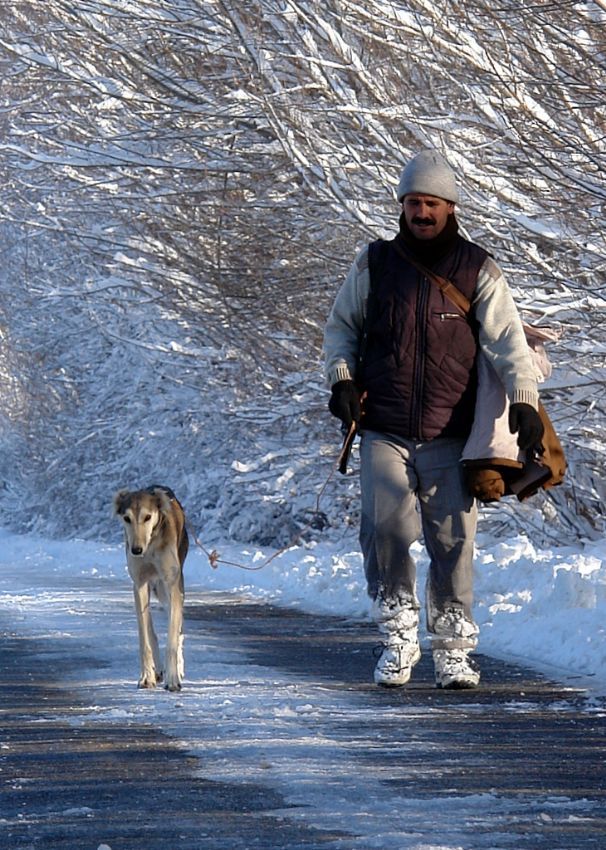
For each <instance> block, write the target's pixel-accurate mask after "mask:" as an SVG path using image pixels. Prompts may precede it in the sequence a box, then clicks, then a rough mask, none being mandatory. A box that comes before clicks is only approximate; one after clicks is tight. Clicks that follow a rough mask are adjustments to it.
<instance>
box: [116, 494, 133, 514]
mask: <svg viewBox="0 0 606 850" xmlns="http://www.w3.org/2000/svg"><path fill="white" fill-rule="evenodd" d="M129 492H130V491H129V490H118V492H117V493H114V499H113V506H114V514H116V515H118V516H121V515H122V514H123V513H124V511H125V510H126V500H127V498H128V495H129Z"/></svg>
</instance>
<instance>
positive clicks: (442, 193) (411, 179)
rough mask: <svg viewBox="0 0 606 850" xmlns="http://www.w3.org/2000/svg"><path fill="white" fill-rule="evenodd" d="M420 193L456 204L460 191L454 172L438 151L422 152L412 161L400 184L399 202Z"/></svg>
mask: <svg viewBox="0 0 606 850" xmlns="http://www.w3.org/2000/svg"><path fill="white" fill-rule="evenodd" d="M412 192H418V193H419V194H420V195H433V196H434V197H435V198H443V199H444V200H445V201H452V202H453V204H456V203H457V202H458V200H459V191H458V189H457V184H456V180H455V176H454V172H453V170H452V169H451V168H450V166H449V165H448V163H447V162H446V160H445V159H444V158H443V157H442V156H440V154H439V153H438V152H437V151H421V153H419V154H417V155H416V156H415V157H413V159H411V160H410V162H409V163H408V165H407V166H406V168H405V169H404V171H403V172H402V176H401V177H400V182H399V184H398V201H400V202H401V201H403V200H404V196H405V195H410V194H411V193H412Z"/></svg>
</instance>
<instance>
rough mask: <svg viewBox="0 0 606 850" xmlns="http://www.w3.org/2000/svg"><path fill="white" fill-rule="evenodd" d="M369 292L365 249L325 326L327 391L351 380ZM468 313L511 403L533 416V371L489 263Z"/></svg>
mask: <svg viewBox="0 0 606 850" xmlns="http://www.w3.org/2000/svg"><path fill="white" fill-rule="evenodd" d="M369 289H370V275H369V271H368V246H366V247H365V248H363V249H362V251H360V253H359V254H358V256H357V257H356V259H355V261H354V263H353V265H352V267H351V269H350V270H349V274H348V275H347V278H346V279H345V282H344V283H343V285H342V286H341V288H340V289H339V292H338V293H337V297H336V299H335V302H334V304H333V307H332V310H331V312H330V315H329V317H328V321H327V323H326V328H325V331H324V355H325V369H326V377H327V380H328V383H329V385H330V386H332V385H333V384H335V383H336V382H337V381H343V380H353V377H354V375H355V370H356V363H357V358H358V350H359V347H360V338H361V334H362V328H363V325H364V318H365V316H366V305H367V301H368V292H369ZM472 310H473V314H474V317H475V319H476V320H477V322H478V324H479V344H480V348H481V350H482V351H483V352H484V354H485V355H486V357H487V359H488V360H489V362H490V363H491V364H492V366H493V367H494V369H495V371H496V373H497V375H498V376H499V378H500V379H501V382H502V383H503V386H504V388H505V392H506V393H507V397H508V399H509V401H510V403H511V404H514V403H515V402H525V403H526V404H530V405H532V406H533V407H534V408H535V410H536V409H537V408H538V401H539V394H538V390H537V379H536V370H535V367H534V365H533V362H532V359H531V356H530V354H529V351H528V345H527V343H526V337H525V335H524V330H523V328H522V322H521V320H520V316H519V314H518V310H517V307H516V305H515V302H514V300H513V298H512V295H511V292H510V290H509V287H508V286H507V283H506V281H505V278H504V277H503V273H502V271H501V269H500V268H499V267H498V266H497V264H496V263H495V262H494V261H493V260H492V259H491V258H490V257H488V259H487V260H486V262H485V263H484V265H483V266H482V268H481V269H480V274H479V276H478V283H477V286H476V291H475V295H474V298H473V301H472Z"/></svg>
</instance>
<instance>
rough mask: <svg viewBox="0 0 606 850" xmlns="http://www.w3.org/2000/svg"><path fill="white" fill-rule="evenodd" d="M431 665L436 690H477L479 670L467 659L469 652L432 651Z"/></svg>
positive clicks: (464, 650) (455, 650)
mask: <svg viewBox="0 0 606 850" xmlns="http://www.w3.org/2000/svg"><path fill="white" fill-rule="evenodd" d="M433 663H434V669H435V674H436V685H437V687H438V688H451V689H453V690H455V689H457V690H463V689H465V688H477V687H478V685H479V683H480V670H479V667H478V666H477V664H476V663H475V661H472V659H471V658H469V650H466V649H434V651H433Z"/></svg>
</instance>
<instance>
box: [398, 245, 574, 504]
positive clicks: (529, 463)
mask: <svg viewBox="0 0 606 850" xmlns="http://www.w3.org/2000/svg"><path fill="white" fill-rule="evenodd" d="M393 244H394V247H395V249H396V250H397V251H398V253H399V254H401V256H402V257H404V259H406V261H407V262H409V263H411V265H413V266H415V268H417V269H418V270H419V271H420V272H421V273H422V274H423V275H425V277H426V278H427V279H428V280H429V281H431V283H433V284H434V285H435V286H437V287H438V289H439V290H440V291H441V292H442V293H443V294H444V295H445V296H446V297H447V298H448V299H449V300H450V301H451V302H452V303H453V304H454V305H455V306H456V307H457V308H458V309H459V310H460V311H461V312H462V313H463V315H464V316H466V317H467V316H469V314H470V313H471V303H470V301H469V299H468V298H467V297H466V296H465V295H464V294H463V293H462V292H461V291H460V290H459V289H458V288H457V287H456V286H455V285H454V284H453V283H452V281H450V280H447V279H446V278H443V277H440V275H437V274H435V272H433V271H431V270H430V269H428V268H426V267H425V266H423V265H422V263H420V262H418V260H416V259H415V258H414V257H411V256H410V254H409V253H408V252H407V251H406V250H405V248H404V247H403V245H402V244H401V242H400V240H399V239H398V237H396V238H395V239H394V242H393ZM523 327H524V331H525V333H526V339H527V342H528V344H529V348H530V349H531V353H532V354H533V359H534V360H535V362H537V360H539V361H540V360H541V359H542V360H543V363H542V364H541V365H543V367H545V366H548V363H547V361H546V358H545V357H544V352H543V347H542V342H543V341H544V340H545V339H549V338H551V336H550V334H549V332H545V331H544V330H543V329H539V328H533V327H532V326H530V325H524V326H523ZM477 367H478V393H477V402H476V413H475V419H474V424H473V427H472V432H471V434H470V437H469V439H468V441H467V444H466V445H465V448H464V450H463V454H462V458H461V460H462V463H463V466H464V467H465V473H466V478H467V482H468V486H469V488H470V490H471V492H472V493H473V495H474V496H475V497H476V498H477V499H478V500H479V501H481V502H495V501H498V500H499V499H500V498H502V497H503V496H510V495H515V496H517V498H518V499H519V500H520V501H523V500H524V499H527V498H528V497H529V496H532V495H534V494H535V493H537V492H538V490H540V489H544V490H547V489H548V488H550V487H554V486H556V485H558V484H561V483H562V481H563V480H564V475H565V472H566V458H565V455H564V449H563V448H562V444H561V442H560V440H559V439H558V436H557V434H556V432H555V429H554V427H553V424H552V422H551V420H550V418H549V416H548V415H547V411H546V410H545V408H544V406H543V404H542V403H541V402H539V416H540V417H541V421H542V423H543V427H544V434H543V439H542V443H543V448H544V451H543V454H541V455H534V453H530V452H528V453H526V452H521V451H520V450H519V448H518V445H517V435H515V434H511V432H510V431H509V424H508V414H509V402H508V400H507V397H506V394H505V389H504V387H503V384H502V383H501V380H500V378H499V377H498V375H497V373H496V372H495V370H494V369H493V367H492V365H491V364H490V363H489V361H488V359H487V358H486V357H485V356H484V355H483V354H482V352H481V351H479V352H478V358H477ZM547 374H548V373H547ZM480 447H482V448H480Z"/></svg>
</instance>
